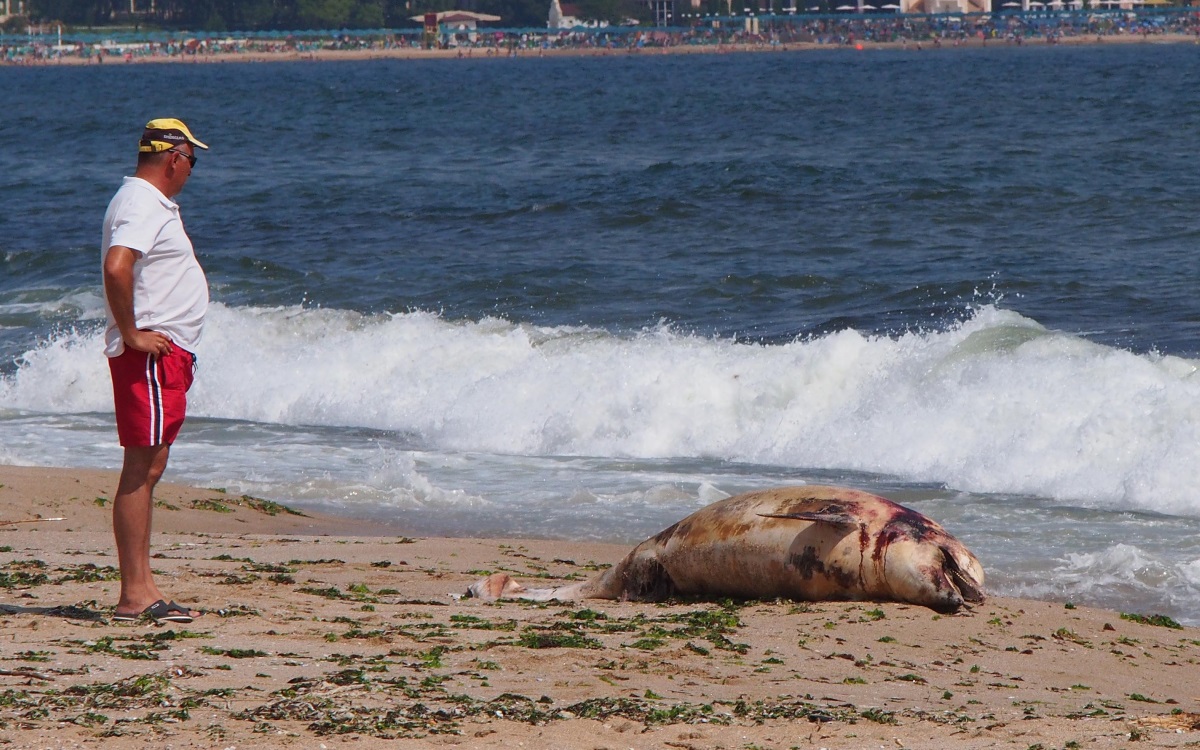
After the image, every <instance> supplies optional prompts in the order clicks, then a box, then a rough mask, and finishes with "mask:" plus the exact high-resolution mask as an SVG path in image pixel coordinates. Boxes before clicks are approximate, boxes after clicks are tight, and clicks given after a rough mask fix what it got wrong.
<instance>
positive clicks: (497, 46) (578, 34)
mask: <svg viewBox="0 0 1200 750" xmlns="http://www.w3.org/2000/svg"><path fill="white" fill-rule="evenodd" d="M747 26H750V28H747ZM755 26H756V27H757V28H755ZM1165 34H1184V35H1189V36H1192V37H1194V38H1196V39H1197V41H1200V13H1196V12H1183V11H1181V12H1176V13H1162V12H1156V13H1152V14H1148V13H1135V12H1129V11H1093V12H1086V11H1085V12H1079V11H1076V12H1071V13H1062V12H1043V13H1003V14H977V15H963V16H911V15H908V16H897V15H892V14H857V13H853V14H845V15H838V16H820V17H804V16H796V17H786V18H780V17H776V18H769V17H763V18H760V19H758V20H757V23H756V24H755V25H750V24H745V23H743V22H742V21H741V19H723V20H719V21H711V20H708V21H705V22H704V23H702V24H699V23H698V24H696V25H694V26H690V27H687V28H665V29H658V28H628V27H623V28H595V29H574V30H563V31H556V30H546V31H545V32H541V31H536V30H522V31H511V30H499V31H496V30H488V29H479V30H478V31H465V30H458V31H450V32H446V33H443V34H441V35H439V36H437V37H434V38H429V37H425V36H423V35H421V34H413V33H406V32H396V33H393V34H386V35H377V36H350V35H348V34H341V35H336V36H333V37H330V38H312V37H304V36H294V37H286V36H281V37H279V38H255V37H237V36H235V35H230V36H229V37H228V38H224V39H215V38H209V39H189V40H168V41H144V42H125V43H120V44H118V43H113V42H105V43H83V42H77V43H72V42H69V41H67V42H64V43H57V42H56V43H49V42H44V41H40V40H24V41H15V42H7V40H6V43H4V44H0V61H2V62H5V63H10V64H20V63H37V62H53V61H55V60H62V59H65V58H74V59H76V60H78V59H85V60H88V61H90V62H94V63H103V62H105V61H106V60H111V61H121V60H124V61H133V60H134V59H139V60H142V59H183V60H195V61H201V60H206V59H215V58H236V57H237V56H238V55H246V54H248V53H255V54H280V55H300V56H304V55H306V54H312V53H315V52H318V51H337V50H363V51H372V50H374V51H386V50H397V49H415V48H421V47H428V46H431V45H432V46H437V47H440V48H456V49H458V50H459V51H460V53H464V54H473V52H474V51H475V50H479V51H481V52H482V53H484V54H487V55H489V56H493V55H497V54H506V55H514V54H520V53H528V52H537V51H544V50H554V49H610V50H627V51H631V52H636V51H638V50H643V49H647V48H650V49H666V48H672V47H686V46H697V45H715V46H723V45H724V46H731V47H734V46H756V47H764V46H771V47H786V46H787V45H788V44H796V43H815V44H826V45H847V44H858V43H863V42H887V43H900V44H902V45H908V44H912V45H914V46H918V47H919V46H921V45H929V46H933V47H937V46H941V45H943V44H951V45H958V44H963V43H966V42H968V41H975V42H982V43H985V44H986V43H987V42H988V41H990V40H996V41H999V42H1006V43H1010V44H1022V43H1025V42H1029V41H1044V42H1050V43H1054V42H1057V41H1060V40H1062V39H1064V38H1068V37H1094V38H1095V39H1096V40H1097V41H1103V39H1104V38H1106V37H1113V36H1124V37H1130V36H1135V37H1142V38H1149V37H1151V36H1159V35H1165ZM10 38H11V37H10Z"/></svg>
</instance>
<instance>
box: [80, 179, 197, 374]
mask: <svg viewBox="0 0 1200 750" xmlns="http://www.w3.org/2000/svg"><path fill="white" fill-rule="evenodd" d="M114 245H122V246H124V247H128V248H130V249H132V250H135V251H136V252H137V255H138V258H137V260H136V261H135V262H134V264H133V316H134V321H135V322H136V324H137V327H138V328H139V329H143V328H145V329H150V330H154V331H159V332H161V333H164V334H166V335H167V336H169V337H170V338H171V340H172V341H173V342H175V344H176V345H178V346H180V347H182V348H184V349H186V350H188V351H190V352H195V351H196V346H197V345H198V344H199V343H200V334H201V331H202V329H203V327H204V313H205V312H206V311H207V310H208V279H206V278H205V277H204V269H202V268H200V263H199V262H198V261H197V260H196V253H195V251H194V250H193V249H192V241H191V240H190V239H188V236H187V233H186V232H185V231H184V230H183V221H182V220H181V219H180V217H179V205H178V204H177V203H175V202H174V201H172V200H171V199H170V198H167V197H166V196H165V195H163V194H162V192H161V191H159V189H158V188H156V187H154V186H153V185H151V184H150V183H149V182H146V181H145V180H143V179H141V178H140V177H126V178H125V181H124V182H123V183H122V184H121V189H120V190H118V191H117V194H116V195H114V196H113V199H112V201H111V202H110V203H109V204H108V211H106V212H105V214H104V241H103V244H102V245H101V246H100V263H101V267H103V264H104V257H105V256H106V255H108V251H109V248H111V247H113V246H114ZM104 309H105V312H106V313H107V314H108V329H107V330H106V331H105V332H104V353H105V354H106V355H107V356H109V357H116V356H119V355H120V354H121V353H122V352H123V351H124V350H125V343H124V341H122V340H121V331H120V330H119V329H118V328H117V323H116V320H114V319H113V314H112V308H110V307H109V305H108V297H107V295H105V299H104Z"/></svg>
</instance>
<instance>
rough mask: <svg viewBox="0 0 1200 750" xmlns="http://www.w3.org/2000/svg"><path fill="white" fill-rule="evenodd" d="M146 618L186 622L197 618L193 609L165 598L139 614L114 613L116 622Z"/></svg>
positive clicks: (158, 620)
mask: <svg viewBox="0 0 1200 750" xmlns="http://www.w3.org/2000/svg"><path fill="white" fill-rule="evenodd" d="M145 618H150V619H152V620H154V621H155V622H185V623H186V622H191V621H192V620H194V619H196V618H194V617H192V611H191V610H190V609H188V608H187V607H183V606H180V605H178V604H176V603H175V602H173V601H172V602H168V601H165V600H163V599H159V600H158V601H156V602H155V603H153V604H151V605H150V606H149V607H146V608H145V609H143V610H142V611H141V612H138V613H137V614H121V613H120V612H118V613H116V614H114V615H113V621H114V622H137V621H138V620H142V619H145Z"/></svg>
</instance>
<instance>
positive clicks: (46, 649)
mask: <svg viewBox="0 0 1200 750" xmlns="http://www.w3.org/2000/svg"><path fill="white" fill-rule="evenodd" d="M115 482H116V477H115V476H114V475H113V474H111V473H108V472H99V471H90V470H58V469H29V468H16V467H0V520H3V521H13V520H22V519H31V518H39V517H40V518H48V517H57V516H61V517H65V518H66V520H65V521H58V522H50V521H44V522H39V523H28V524H12V525H7V526H0V584H2V585H0V635H2V642H0V743H3V747H11V748H58V747H80V746H89V747H108V746H114V747H116V746H119V747H122V748H142V747H145V748H221V749H225V748H284V747H286V748H315V749H319V748H342V747H353V748H369V747H388V748H431V747H443V746H450V747H463V748H518V747H525V748H556V749H558V748H561V749H564V750H572V749H576V748H577V749H579V750H598V749H600V748H612V749H613V750H625V749H626V748H637V749H638V750H641V749H642V748H684V749H690V748H696V749H701V748H704V749H709V748H739V749H742V750H746V749H750V748H757V749H760V750H766V749H768V748H771V749H774V748H779V749H786V748H822V747H824V748H896V747H901V748H935V747H955V748H985V747H987V748H991V747H1010V748H1020V749H1021V750H1027V749H1028V748H1044V749H1045V750H1049V748H1108V747H1122V748H1124V747H1131V746H1135V747H1196V746H1200V630H1197V629H1195V628H1184V629H1177V628H1173V627H1167V626H1161V625H1153V624H1148V623H1142V622H1136V621H1131V620H1129V619H1125V618H1123V617H1122V616H1121V614H1120V613H1117V612H1109V611H1104V610H1097V609H1090V608H1087V607H1071V606H1070V605H1066V604H1064V603H1062V602H1037V601H1025V600H1017V599H1004V598H994V599H991V600H989V601H988V602H987V603H986V604H984V605H983V606H980V607H977V608H975V609H974V610H973V611H971V612H968V613H965V614H960V615H954V616H939V615H937V614H935V613H933V612H931V611H930V610H927V609H924V608H921V607H914V606H908V605H900V604H887V603H881V604H875V603H798V602H787V601H770V602H724V603H722V602H702V601H688V602H673V603H669V604H664V605H657V604H632V603H622V602H605V601H589V602H584V603H577V604H561V603H558V604H548V605H543V604H531V603H518V602H511V603H510V602H505V603H499V604H485V603H481V602H479V601H477V600H470V599H463V600H458V599H455V598H453V597H452V596H451V595H452V594H456V593H459V592H462V591H464V590H465V589H466V587H467V585H468V584H469V583H470V582H471V581H473V580H474V579H475V578H477V577H478V576H480V575H482V574H483V573H485V572H490V571H499V570H504V571H509V572H512V573H513V574H515V575H518V576H520V577H521V578H522V579H526V580H528V579H551V580H553V581H561V580H563V579H573V578H578V577H580V576H590V575H593V574H594V572H595V570H596V569H597V568H600V567H602V566H605V565H608V564H611V563H613V562H615V561H617V560H618V559H620V558H621V557H622V556H623V555H624V554H625V552H626V551H627V549H626V548H625V547H617V546H611V545H599V544H579V543H563V542H549V541H536V540H527V539H526V540H501V539H412V538H408V537H406V536H404V535H403V531H402V530H401V529H392V530H389V529H386V528H381V527H380V526H378V525H366V524H363V523H360V522H357V521H353V520H346V519H339V518H328V517H316V516H298V515H292V514H290V513H288V512H286V511H282V510H281V509H280V508H278V507H277V506H272V505H262V504H260V503H258V502H256V501H254V500H253V499H252V498H235V497H231V496H229V495H228V494H226V493H224V492H221V491H219V490H213V489H196V488H191V487H184V486H178V485H171V486H168V485H160V487H159V492H158V495H157V497H158V503H159V506H158V509H157V511H156V517H155V528H156V533H155V538H154V552H155V559H154V565H155V568H156V570H157V571H158V577H159V583H160V586H161V587H162V588H163V590H164V591H167V592H169V593H170V595H171V596H173V597H174V598H176V599H178V600H179V601H180V602H185V603H188V604H191V605H193V606H196V607H198V608H201V609H204V610H206V611H207V614H205V615H204V616H203V617H201V618H199V619H197V620H196V621H195V622H194V623H192V624H190V625H163V626H157V625H154V624H151V623H141V624H136V625H128V624H119V623H114V622H112V621H111V615H112V603H113V602H115V600H116V595H117V583H116V581H115V580H114V579H115V565H116V560H115V555H114V552H113V549H112V546H113V545H112V540H111V532H110V527H109V518H108V515H109V511H110V505H111V503H110V502H109V498H111V497H112V489H113V487H114V486H115ZM256 506H257V507H256ZM272 512H274V513H275V514H274V515H272V514H271V513H272ZM984 562H985V565H986V561H984ZM1142 614H1152V613H1142ZM1131 743H1136V744H1133V745H1131Z"/></svg>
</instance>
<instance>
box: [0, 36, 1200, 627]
mask: <svg viewBox="0 0 1200 750" xmlns="http://www.w3.org/2000/svg"><path fill="white" fill-rule="evenodd" d="M1198 73H1200V59H1198V57H1197V54H1196V48H1195V47H1193V46H1190V45H1179V46H1149V45H1147V46H1141V45H1129V46H1120V47H1117V46H1109V47H1103V46H1100V45H1098V46H1096V47H1091V48H1054V47H1049V46H1047V47H1028V46H1027V47H1024V48H1020V49H1017V48H1005V47H1003V46H1001V45H997V46H994V47H992V48H988V49H983V50H979V49H972V50H962V49H942V50H923V51H916V50H908V51H900V50H896V51H863V52H855V51H853V50H829V51H819V52H788V53H783V52H780V53H773V54H745V55H721V56H717V55H712V56H707V55H706V56H686V57H671V56H656V55H643V54H614V55H612V56H610V57H605V58H566V59H562V58H555V59H550V58H545V59H542V58H538V57H536V56H534V55H530V56H528V57H524V58H517V59H509V58H504V59H486V58H484V59H470V60H443V61H382V60H379V61H363V62H345V63H320V64H318V63H307V62H289V63H274V64H252V63H226V64H220V65H216V64H214V65H188V64H163V65H121V64H117V65H108V64H106V65H104V66H88V67H73V68H67V67H61V68H60V67H44V68H0V99H2V101H3V102H4V104H5V106H4V107H3V109H0V205H2V206H3V207H4V210H3V212H0V462H4V463H15V464H31V465H53V466H64V465H65V466H95V467H106V468H115V467H117V466H119V464H120V458H121V453H120V448H119V446H118V445H117V444H116V437H115V430H114V429H113V426H112V414H111V391H110V387H109V381H108V373H107V368H106V366H105V364H104V360H103V356H102V354H101V350H102V344H101V329H102V327H103V317H104V312H103V301H102V297H101V290H100V283H99V236H100V220H101V217H102V215H103V211H104V207H105V205H106V204H107V201H108V199H109V198H110V197H111V195H112V193H113V192H114V191H115V189H116V187H117V186H118V185H119V183H120V179H121V176H122V175H125V174H129V173H131V171H132V165H133V160H134V150H135V142H136V139H137V136H138V134H139V129H140V126H141V125H142V124H144V122H145V121H147V120H149V119H151V118H152V117H160V116H176V117H181V118H183V119H185V120H186V121H187V122H188V123H189V125H191V126H192V128H193V129H194V131H195V132H196V134H197V135H198V136H199V137H200V138H201V139H203V140H205V141H206V142H208V143H209V144H210V145H211V146H212V149H211V150H210V151H203V152H200V159H199V162H198V163H197V166H196V169H195V173H194V175H193V176H192V178H191V179H190V181H189V183H188V185H187V187H186V189H185V191H184V193H183V194H181V195H180V196H179V202H180V203H181V205H182V210H183V216H184V221H185V223H186V225H187V229H188V231H189V233H190V235H191V236H192V238H193V241H194V243H195V245H196V247H197V251H198V255H199V257H200V259H201V262H202V264H203V265H204V267H205V269H206V271H207V273H208V276H209V280H210V283H211V285H212V296H213V305H212V308H211V310H210V315H209V319H208V323H207V328H206V332H205V338H204V341H203V343H202V345H201V347H200V350H199V352H198V354H199V360H200V367H199V372H198V375H197V380H196V385H195V387H194V388H193V390H192V392H191V394H190V413H191V417H190V419H189V421H188V423H187V425H186V426H185V428H184V432H183V434H182V436H181V438H180V440H179V442H178V443H177V444H176V446H175V447H174V449H173V451H172V457H171V467H170V474H169V478H170V479H173V480H177V481H185V482H192V483H196V484H199V485H203V486H214V487H223V488H226V489H227V490H228V491H230V492H236V493H251V494H254V495H257V496H261V497H266V498H270V499H273V500H277V501H280V502H284V503H287V504H289V505H292V506H295V507H298V508H301V509H313V510H321V511H326V512H333V513H340V514H345V515H352V516H357V517H364V518H371V519H377V520H379V521H381V522H384V524H386V526H385V525H381V530H383V529H387V530H391V531H393V532H395V533H401V532H403V533H409V534H454V535H476V536H479V535H492V536H517V537H553V538H562V539H587V540H604V541H612V542H618V543H634V542H637V541H640V540H641V539H642V538H644V537H645V536H647V535H649V534H652V533H654V532H656V531H658V530H659V529H661V528H663V527H665V526H666V525H668V524H670V523H672V522H673V521H675V520H677V519H678V518H680V517H682V516H683V515H685V514H687V513H689V512H691V511H693V510H695V509H697V508H699V507H702V506H703V505H705V504H707V503H709V502H712V501H714V500H717V499H720V498H722V497H726V496H728V495H730V494H734V493H737V492H741V491H745V490H748V489H754V488H759V487H768V486H776V485H781V484H787V483H827V484H842V485H851V486H855V487H861V488H864V489H867V490H871V491H875V492H879V493H882V494H884V495H886V496H888V497H890V498H892V499H895V500H897V501H899V502H902V503H905V504H907V505H910V506H912V507H915V508H917V509H919V510H921V511H922V512H924V513H926V514H928V515H930V516H932V517H934V518H935V519H937V520H939V521H941V522H942V523H943V525H945V526H946V527H947V528H948V529H949V530H950V531H951V532H952V533H954V534H955V535H956V536H958V537H960V538H961V539H962V540H963V541H964V542H965V543H966V544H967V545H968V546H969V547H970V548H971V549H973V550H974V551H975V552H976V554H977V555H978V556H979V557H980V559H981V560H982V561H983V563H984V565H985V568H986V569H987V572H988V587H989V589H990V590H991V591H992V592H993V593H995V594H1002V595H1019V596H1032V597H1041V598H1051V599H1056V600H1067V601H1074V602H1078V603H1086V604H1096V605H1101V606H1106V607H1112V608H1115V609H1119V610H1122V611H1126V612H1139V613H1165V614H1169V615H1171V616H1173V617H1176V618H1177V619H1179V620H1181V621H1183V622H1189V623H1193V624H1195V623H1200V494H1198V493H1197V492H1196V490H1195V480H1196V476H1197V469H1196V467H1197V465H1200V378H1198V377H1197V376H1196V375H1195V372H1196V365H1197V361H1198V359H1197V358H1198V357H1200V343H1198V341H1200V339H1198V336H1197V334H1198V333H1200V308H1198V306H1197V305H1196V303H1195V301H1194V296H1193V295H1194V291H1195V289H1196V286H1197V283H1198V282H1200V259H1198V256H1197V253H1196V252H1195V249H1196V244H1197V241H1198V240H1200V225H1198V222H1197V220H1196V216H1195V206H1196V201H1197V197H1198V196H1200V176H1198V174H1197V170H1196V169H1195V163H1194V158H1195V154H1196V153H1200V127H1198V126H1200V122H1198V120H1200V107H1198V106H1197V104H1198V102H1197V100H1198V99H1200V92H1197V91H1196V90H1195V87H1194V86H1191V85H1190V84H1189V83H1188V82H1189V81H1192V80H1195V79H1196V76H1197V74H1198Z"/></svg>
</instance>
